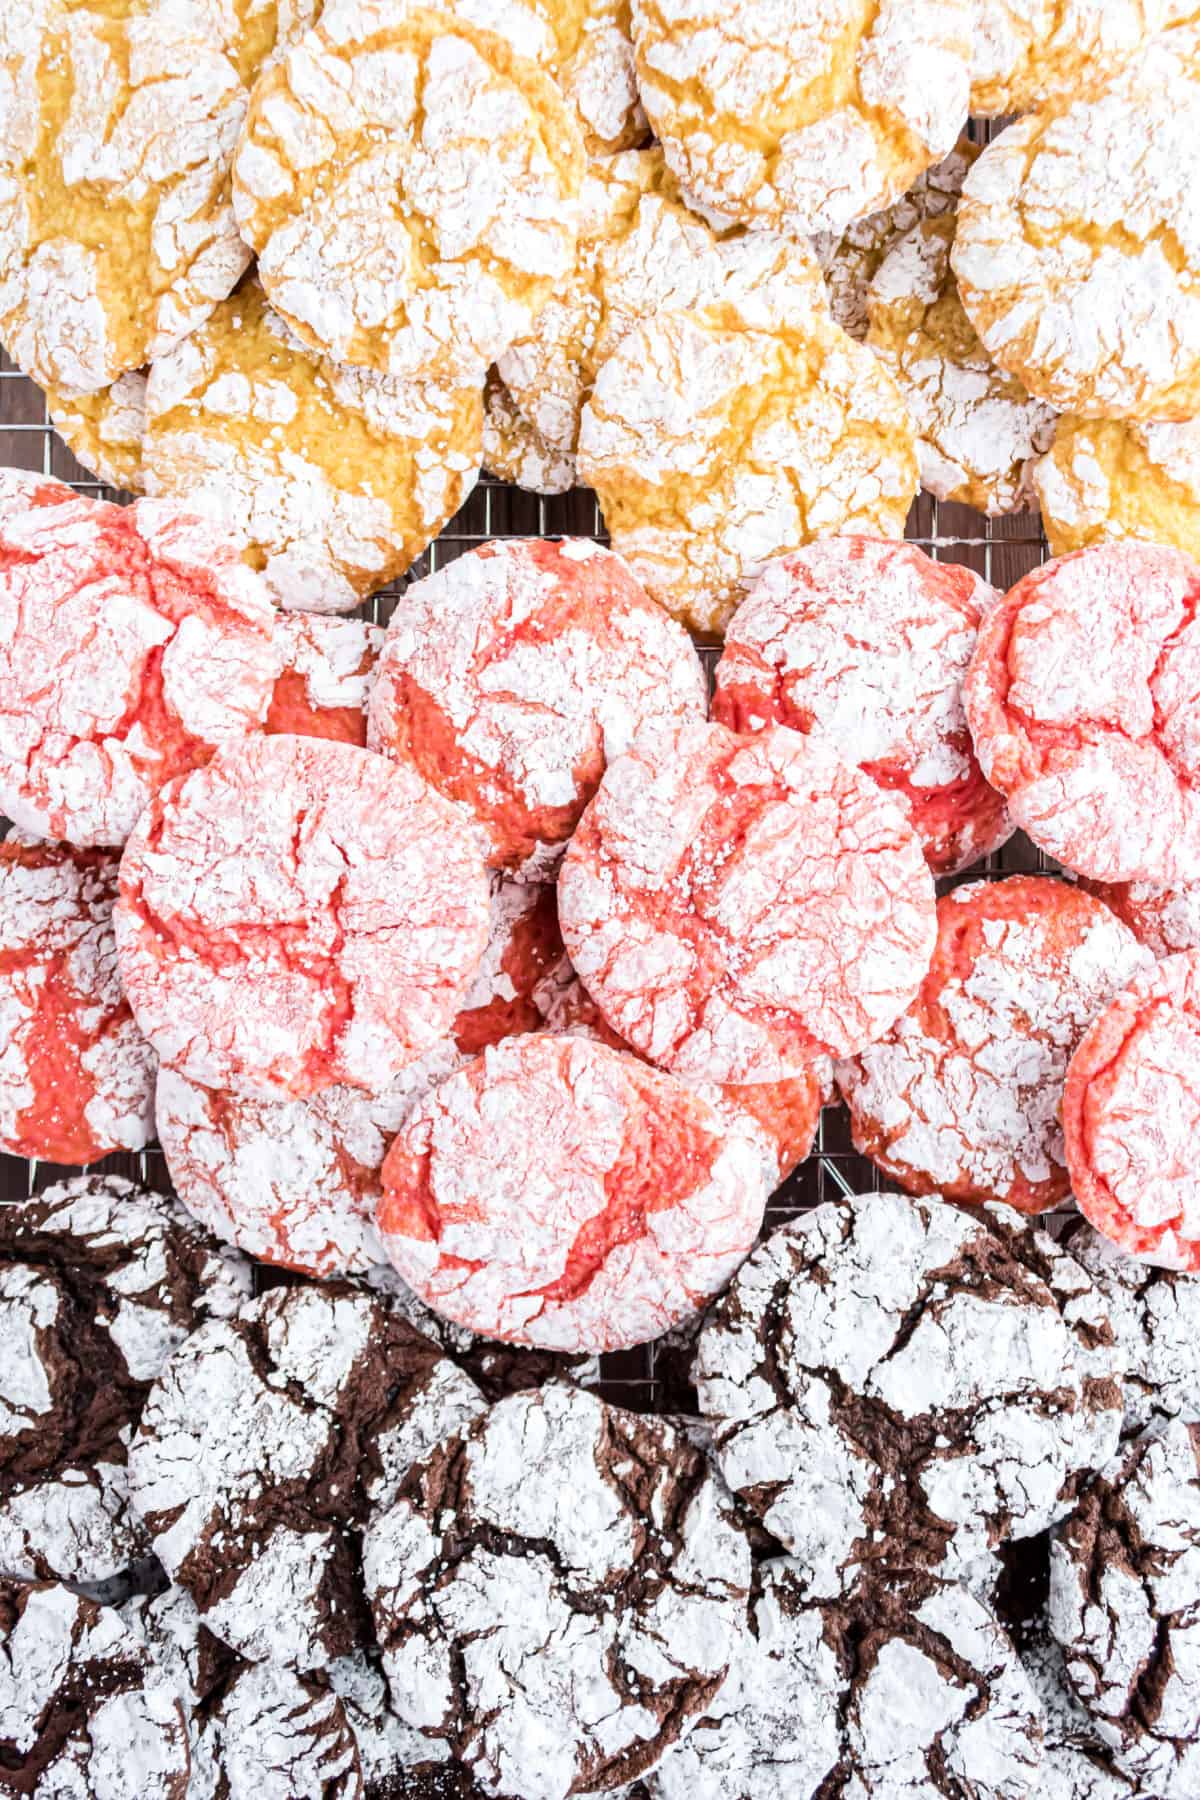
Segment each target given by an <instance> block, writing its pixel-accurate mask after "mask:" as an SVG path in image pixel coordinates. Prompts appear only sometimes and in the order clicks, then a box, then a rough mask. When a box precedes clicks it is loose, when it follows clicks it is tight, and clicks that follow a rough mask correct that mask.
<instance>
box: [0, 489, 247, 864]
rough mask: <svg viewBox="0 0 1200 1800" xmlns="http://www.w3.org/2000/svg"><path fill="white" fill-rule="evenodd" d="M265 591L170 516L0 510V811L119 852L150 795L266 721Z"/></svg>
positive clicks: (212, 538)
mask: <svg viewBox="0 0 1200 1800" xmlns="http://www.w3.org/2000/svg"><path fill="white" fill-rule="evenodd" d="M273 625H274V613H273V609H272V606H271V602H270V599H269V597H268V594H267V591H266V588H265V587H264V586H263V584H262V581H261V580H260V578H259V577H258V576H257V575H256V574H255V573H254V571H253V570H252V569H249V568H247V567H246V565H245V564H244V563H243V562H242V561H241V559H240V556H239V554H238V551H237V549H236V547H235V546H234V545H232V544H231V543H230V542H229V540H228V539H227V538H226V537H225V536H224V534H223V533H222V532H221V531H220V530H219V529H218V528H217V527H215V526H214V525H212V524H211V523H209V522H208V521H206V520H203V519H200V518H196V517H193V516H191V515H189V514H188V513H186V512H184V511H182V510H181V509H180V507H179V506H178V505H176V504H175V503H174V502H173V501H167V500H139V501H137V502H136V504H134V505H133V506H128V507H122V506H110V505H108V504H107V503H105V502H102V501H97V500H88V499H85V498H83V497H81V496H79V495H75V494H71V493H70V492H69V490H67V489H62V490H61V497H60V495H59V494H56V493H55V492H54V491H53V490H47V489H40V490H34V492H33V499H32V503H31V504H29V505H26V506H15V507H12V508H11V509H9V507H8V502H7V500H5V499H3V498H2V497H0V811H3V812H4V813H6V814H7V815H8V817H9V818H11V819H13V820H14V821H15V822H16V823H17V824H18V825H20V826H21V827H22V828H23V829H25V830H27V831H31V832H35V833H37V834H38V835H39V836H42V837H52V838H63V839H65V840H67V841H68V842H69V843H73V844H77V845H80V846H84V847H87V846H91V845H117V844H122V843H124V841H125V839H126V838H127V837H128V835H129V833H130V832H131V831H132V829H133V826H134V822H135V821H136V819H137V817H138V814H139V813H140V812H141V811H142V809H143V807H144V806H145V805H146V803H147V802H148V801H149V799H150V797H151V795H152V794H153V793H154V792H155V790H156V789H157V788H159V787H161V785H162V784H163V782H165V781H169V780H171V779H172V777H174V776H176V775H181V774H183V773H185V772H186V771H187V770H189V769H193V768H196V767H197V766H198V765H200V764H202V763H204V762H207V761H208V758H209V757H210V756H211V755H212V753H213V751H214V750H216V749H217V748H218V747H220V746H221V745H224V744H228V743H231V742H233V741H235V740H237V739H239V738H242V737H244V736H245V735H246V734H247V733H248V732H251V731H254V730H255V729H257V728H258V727H259V726H261V724H262V721H263V720H264V718H265V717H266V713H267V706H268V704H269V702H270V698H271V690H272V686H273V684H274V681H275V677H276V673H277V664H276V655H275V651H274V649H273V646H272V634H273Z"/></svg>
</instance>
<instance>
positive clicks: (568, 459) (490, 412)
mask: <svg viewBox="0 0 1200 1800" xmlns="http://www.w3.org/2000/svg"><path fill="white" fill-rule="evenodd" d="M483 467H484V473H485V474H488V475H491V476H494V477H495V479H496V480H497V481H509V482H511V483H512V485H513V486H514V487H519V488H524V489H525V490H526V492H527V493H530V494H544V495H546V496H548V497H549V496H553V495H554V494H569V493H570V491H571V489H572V488H573V487H577V486H578V479H577V471H576V468H575V458H574V456H564V455H563V453H562V452H561V450H553V449H551V447H550V445H549V444H548V443H547V442H546V440H545V438H544V437H543V436H542V434H541V432H540V431H538V429H537V427H536V426H534V425H532V424H531V423H530V422H529V420H528V419H527V418H526V417H525V415H524V413H522V411H521V409H520V408H519V407H518V405H517V403H516V401H515V400H514V399H513V397H512V395H511V394H510V393H509V391H508V389H507V388H506V387H505V385H504V383H503V382H502V381H501V379H500V377H499V375H497V373H496V371H495V369H489V370H488V378H487V383H486V386H485V387H484V390H483Z"/></svg>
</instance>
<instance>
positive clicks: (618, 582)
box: [367, 538, 707, 869]
mask: <svg viewBox="0 0 1200 1800" xmlns="http://www.w3.org/2000/svg"><path fill="white" fill-rule="evenodd" d="M706 701H707V684H706V680H705V675H704V670H703V667H702V665H701V662H700V659H699V657H698V656H697V654H696V652H695V650H694V649H693V647H692V645H691V644H690V643H689V642H688V639H687V636H686V634H685V633H684V632H683V631H681V630H680V628H679V627H678V626H677V625H675V624H673V623H672V622H671V621H670V620H668V619H664V618H663V616H662V614H661V612H660V611H659V609H658V608H657V607H656V606H655V605H654V604H653V603H652V601H651V600H650V599H649V598H648V596H647V595H646V594H645V593H644V591H643V590H642V588H641V587H640V586H639V584H638V582H637V581H636V580H635V579H634V577H633V576H632V575H631V574H630V572H629V570H628V569H627V568H626V567H625V565H624V564H623V563H622V561H621V559H620V558H619V557H617V556H614V555H613V553H612V552H611V551H610V550H605V549H603V548H601V546H600V545H599V544H594V543H592V542H591V541H590V540H588V539H571V538H565V539H547V538H515V539H513V538H508V539H506V538H498V539H496V540H494V541H493V542H491V543H487V544H482V545H480V547H479V548H478V549H475V550H469V551H468V552H467V553H466V555H465V556H460V557H458V558H457V559H456V560H455V561H454V562H451V563H449V564H448V565H447V566H446V567H445V568H442V569H438V570H437V571H436V572H435V573H434V574H432V575H427V576H426V577H425V578H424V580H423V581H419V582H416V583H414V584H413V585H412V586H411V587H409V588H406V589H405V591H404V593H403V594H402V595H401V596H400V598H399V600H398V601H397V603H396V609H395V611H394V612H393V614H392V618H391V622H390V624H389V626H388V631H387V637H386V639H385V641H384V646H383V651H382V654H381V656H380V658H379V666H378V670H377V672H376V678H375V685H374V687H373V689H372V692H371V703H370V712H369V720H368V735H367V741H368V743H369V744H370V746H371V748H372V749H373V750H377V751H380V752H382V753H383V754H384V755H386V756H389V757H392V758H393V759H394V760H396V761H397V762H401V763H404V764H406V765H408V766H410V767H411V768H413V769H415V770H417V771H419V772H420V774H421V775H423V776H424V778H425V779H426V781H428V782H429V783H430V784H431V785H432V786H433V787H434V788H436V789H437V790H438V791H439V792H440V793H441V794H443V795H444V796H445V797H446V798H447V799H448V800H451V801H454V802H456V803H458V805H459V807H460V808H461V810H462V811H463V813H464V815H466V816H469V817H472V818H473V819H474V820H476V821H477V822H478V824H479V826H480V827H482V833H483V835H484V836H486V840H487V844H488V860H489V862H490V863H491V864H492V866H493V867H496V868H510V869H512V868H519V867H521V866H522V865H526V864H529V863H530V862H531V861H532V862H533V865H534V867H536V868H541V867H543V866H544V865H545V863H546V859H547V858H552V857H553V856H554V855H555V854H556V853H558V852H559V851H560V850H561V847H562V845H563V844H564V843H565V842H566V840H567V839H568V838H569V837H570V835H571V833H572V832H573V830H574V829H575V826H576V824H577V823H578V821H579V817H580V814H581V813H582V812H583V809H584V807H585V805H586V804H587V802H588V800H589V799H590V798H591V796H592V794H593V793H594V792H595V791H596V788H597V786H598V784H599V781H600V777H601V776H602V774H603V773H604V768H605V764H606V762H607V761H608V760H609V759H611V758H612V757H614V756H619V755H621V754H622V752H623V751H625V750H626V749H628V747H629V745H630V743H631V742H632V740H633V738H634V737H635V736H636V735H637V734H638V733H639V732H641V731H644V730H645V729H646V728H647V727H649V726H651V725H656V724H662V723H666V722H675V721H683V720H700V719H703V718H704V715H705V708H706Z"/></svg>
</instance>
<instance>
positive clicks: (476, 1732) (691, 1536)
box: [364, 1385, 750, 1800]
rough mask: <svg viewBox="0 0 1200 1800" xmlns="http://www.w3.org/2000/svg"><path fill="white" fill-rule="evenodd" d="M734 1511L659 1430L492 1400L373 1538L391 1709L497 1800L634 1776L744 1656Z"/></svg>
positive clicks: (581, 1407) (560, 1797) (569, 1406)
mask: <svg viewBox="0 0 1200 1800" xmlns="http://www.w3.org/2000/svg"><path fill="white" fill-rule="evenodd" d="M448 1452H450V1453H449V1454H448ZM727 1507H728V1499H727V1496H726V1497H723V1496H722V1493H721V1491H720V1489H719V1487H718V1484H717V1482H716V1481H715V1479H714V1478H713V1477H712V1476H711V1475H710V1474H709V1473H708V1472H707V1466H706V1464H705V1461H704V1458H703V1456H702V1454H701V1453H700V1452H699V1451H697V1450H695V1449H693V1448H692V1447H691V1446H690V1445H689V1444H688V1443H687V1441H686V1439H685V1438H684V1437H683V1436H682V1435H681V1434H680V1433H679V1432H677V1431H676V1430H675V1429H674V1427H673V1426H671V1425H670V1424H668V1423H667V1422H666V1421H665V1420H660V1419H650V1418H640V1417H637V1416H635V1415H634V1414H632V1413H624V1412H619V1411H617V1410H616V1409H614V1408H612V1407H607V1406H605V1405H604V1404H603V1403H602V1402H601V1401H599V1400H597V1399H595V1398H593V1397H592V1396H591V1395H589V1394H584V1393H582V1392H580V1391H579V1390H578V1389H572V1388H566V1387H562V1386H558V1385H552V1386H550V1387H548V1388H545V1389H543V1390H541V1392H539V1393H536V1394H521V1395H516V1396H514V1397H513V1398H511V1399H508V1400H503V1401H501V1402H500V1403H499V1404H498V1405H497V1406H495V1407H494V1408H492V1410H491V1411H490V1413H488V1414H486V1415H485V1416H484V1417H483V1418H482V1419H481V1420H479V1421H478V1422H477V1423H476V1424H475V1425H474V1427H473V1428H472V1429H471V1430H470V1431H469V1432H468V1433H467V1435H466V1437H465V1440H464V1442H463V1443H462V1445H461V1449H460V1448H459V1447H458V1446H451V1445H450V1444H449V1443H447V1444H446V1445H444V1446H439V1448H438V1449H437V1450H436V1451H435V1452H434V1454H433V1455H432V1456H430V1458H429V1459H428V1461H427V1462H425V1463H424V1464H423V1465H422V1466H420V1467H418V1468H417V1469H416V1470H414V1472H413V1475H412V1477H410V1479H409V1481H408V1482H407V1483H406V1484H405V1487H404V1490H403V1492H402V1494H401V1496H400V1498H399V1499H398V1500H397V1501H396V1503H395V1505H394V1506H393V1507H392V1508H391V1509H390V1510H389V1511H385V1512H382V1513H380V1514H378V1515H377V1516H376V1518H375V1520H374V1522H373V1523H372V1526H371V1529H370V1531H369V1533H368V1536H367V1541H366V1546H365V1552H364V1568H365V1573H366V1579H367V1586H368V1590H369V1592H370V1596H371V1605H372V1611H373V1614H374V1619H375V1626H376V1631H377V1633H378V1637H379V1642H380V1646H381V1649H382V1652H383V1662H384V1668H385V1670H386V1672H387V1676H388V1681H389V1684H390V1687H391V1692H392V1701H393V1704H394V1706H395V1708H396V1710H397V1712H398V1713H399V1714H400V1716H401V1718H402V1719H403V1720H404V1721H405V1722H406V1723H408V1724H409V1725H411V1726H413V1727H415V1728H417V1729H418V1730H421V1731H423V1732H426V1733H428V1734H430V1735H432V1736H434V1737H437V1738H441V1739H443V1740H445V1741H446V1742H447V1743H448V1745H449V1747H450V1748H451V1749H452V1750H453V1751H454V1752H455V1754H456V1755H458V1756H459V1757H460V1758H461V1760H462V1761H463V1762H465V1764H466V1765H467V1768H468V1770H469V1772H470V1774H471V1776H472V1777H473V1779H474V1780H475V1782H476V1783H477V1784H478V1785H479V1787H480V1788H482V1790H483V1791H484V1793H486V1794H488V1795H494V1796H500V1795H505V1796H509V1795H513V1796H516V1795H519V1796H521V1800H566V1796H567V1795H569V1794H573V1793H578V1792H587V1791H592V1790H593V1789H594V1788H595V1787H596V1786H597V1785H598V1784H601V1783H602V1784H603V1785H604V1786H605V1787H616V1786H619V1785H620V1784H621V1782H622V1781H623V1780H626V1779H629V1778H631V1777H633V1776H636V1775H639V1774H640V1773H642V1772H643V1771H644V1770H645V1769H646V1768H648V1767H650V1766H652V1765H653V1763H654V1762H656V1761H657V1760H658V1758H659V1757H660V1756H661V1755H662V1753H663V1751H664V1750H665V1749H666V1747H667V1746H668V1744H670V1743H671V1742H673V1741H674V1739H675V1738H676V1737H677V1736H679V1735H680V1734H681V1733H682V1732H684V1731H686V1729H687V1727H688V1724H689V1723H690V1721H691V1720H692V1719H694V1718H695V1717H696V1716H697V1715H698V1714H701V1713H702V1712H703V1711H704V1709H705V1707H706V1705H707V1704H708V1702H709V1701H710V1700H711V1698H712V1697H713V1696H714V1694H715V1693H716V1692H717V1690H718V1689H719V1687H720V1685H721V1683H722V1681H723V1680H724V1678H725V1675H726V1672H727V1670H728V1667H729V1664H730V1662H731V1660H732V1657H733V1654H734V1651H735V1648H736V1644H737V1640H738V1636H739V1634H740V1632H741V1629H742V1626H743V1621H744V1619H745V1607H746V1589H747V1586H748V1583H749V1575H750V1566H749V1551H748V1548H747V1545H746V1541H745V1539H744V1537H743V1536H742V1534H741V1533H740V1531H738V1530H737V1528H736V1527H735V1526H734V1524H733V1523H732V1520H731V1518H730V1517H729V1514H728V1511H727Z"/></svg>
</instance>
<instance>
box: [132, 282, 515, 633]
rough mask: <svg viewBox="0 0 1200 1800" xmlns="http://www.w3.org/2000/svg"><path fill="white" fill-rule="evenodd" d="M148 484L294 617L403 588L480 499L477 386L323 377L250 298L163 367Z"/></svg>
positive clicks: (328, 367) (254, 296)
mask: <svg viewBox="0 0 1200 1800" xmlns="http://www.w3.org/2000/svg"><path fill="white" fill-rule="evenodd" d="M146 409H147V422H146V437H145V450H144V478H145V483H146V488H147V491H148V492H150V493H152V494H168V495H179V496H181V497H182V496H186V498H187V500H188V504H189V505H192V506H194V507H195V508H196V509H197V510H198V511H204V512H206V513H208V514H211V515H212V516H213V517H214V518H215V519H217V520H218V521H219V522H220V524H221V525H222V526H223V528H224V529H225V530H226V531H227V532H228V533H229V535H230V536H231V537H232V538H235V539H236V541H237V542H238V544H239V546H241V547H242V548H243V550H244V551H245V553H246V556H247V559H248V560H249V561H250V562H252V563H253V565H254V567H255V568H257V569H259V570H261V572H262V575H263V578H264V580H265V582H266V584H267V586H268V588H269V589H270V592H271V596H272V598H273V599H274V600H275V602H276V603H277V604H278V605H279V606H282V607H284V608H286V609H291V608H299V609H302V610H304V611H308V612H317V613H329V612H346V611H348V610H349V609H350V608H351V607H354V606H357V605H358V603H359V601H360V600H362V599H363V598H365V597H366V596H367V595H369V594H373V593H375V592H377V591H378V589H380V588H381V587H383V586H385V585H386V583H388V582H389V581H392V580H394V579H395V578H396V577H397V576H400V575H402V574H404V572H405V571H406V570H407V569H408V568H409V567H410V565H411V564H412V563H413V562H414V561H415V559H416V558H417V557H418V556H419V555H420V554H421V552H422V551H423V550H424V549H425V548H426V546H427V545H428V544H429V543H430V542H431V541H432V539H433V538H435V537H436V536H437V534H438V532H439V531H440V530H441V528H442V526H443V525H444V524H446V522H447V520H448V519H450V518H451V517H452V515H453V514H454V513H455V512H457V511H458V508H459V507H460V506H461V504H462V503H463V501H464V500H465V499H466V497H467V495H468V494H469V493H470V491H471V489H472V488H473V487H474V485H475V481H476V479H477V476H478V473H479V464H480V458H481V455H482V429H483V411H482V402H481V399H480V394H479V384H478V382H477V381H474V382H463V381H454V380H450V379H445V378H440V377H438V376H436V375H432V374H429V373H428V372H426V371H424V370H418V371H415V372H414V373H413V374H411V375H408V376H405V377H398V376H388V375H381V374H378V373H376V372H375V371H373V370H370V369H356V368H350V367H347V366H344V365H341V364H338V363H335V362H330V361H328V360H326V359H324V358H322V357H320V356H318V355H316V354H315V353H314V352H313V351H312V350H310V349H308V348H307V347H306V345H305V344H303V343H301V341H300V340H299V338H297V337H296V335H295V333H294V332H293V331H291V330H290V329H289V327H288V326H287V325H286V324H285V323H284V322H283V320H282V319H281V318H280V317H279V315H278V314H277V313H275V312H273V311H272V310H271V308H270V307H269V306H268V305H267V303H266V300H265V298H264V296H263V292H262V289H261V288H260V287H259V285H258V282H257V281H247V282H244V283H243V284H242V286H241V287H240V288H239V289H238V291H237V293H236V294H234V295H233V296H232V297H231V298H230V299H228V300H226V301H225V302H224V303H223V304H222V305H220V306H218V307H217V308H216V309H215V311H214V312H213V314H212V317H211V318H210V319H208V320H207V322H206V323H205V324H204V325H203V326H202V327H201V328H200V330H199V331H198V332H196V333H194V334H193V335H192V336H191V337H189V338H187V339H186V341H185V342H184V343H182V344H180V346H179V347H178V349H177V350H175V351H174V352H172V354H171V355H170V356H167V357H163V358H162V359H161V360H160V361H159V362H157V363H155V365H154V367H153V369H152V370H151V372H150V381H149V387H148V390H147V396H146Z"/></svg>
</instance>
